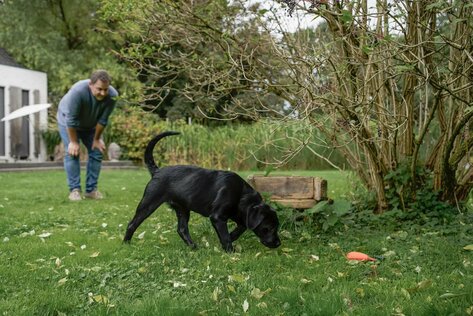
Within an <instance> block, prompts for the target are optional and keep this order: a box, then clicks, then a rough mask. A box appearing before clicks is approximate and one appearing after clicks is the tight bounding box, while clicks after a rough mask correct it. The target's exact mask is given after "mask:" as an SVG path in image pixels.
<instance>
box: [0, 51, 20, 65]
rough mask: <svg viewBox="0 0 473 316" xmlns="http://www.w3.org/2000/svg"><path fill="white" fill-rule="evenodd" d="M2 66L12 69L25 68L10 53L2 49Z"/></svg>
mask: <svg viewBox="0 0 473 316" xmlns="http://www.w3.org/2000/svg"><path fill="white" fill-rule="evenodd" d="M0 65H6V66H11V67H18V68H25V67H24V66H23V65H21V64H19V63H17V62H16V61H15V59H13V57H11V56H10V55H9V54H8V52H7V51H6V50H5V49H3V48H1V47H0Z"/></svg>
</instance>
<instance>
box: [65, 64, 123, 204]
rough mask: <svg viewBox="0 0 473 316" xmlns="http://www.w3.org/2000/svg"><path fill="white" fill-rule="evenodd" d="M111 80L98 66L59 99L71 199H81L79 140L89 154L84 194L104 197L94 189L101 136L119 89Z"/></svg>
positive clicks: (99, 163)
mask: <svg viewBox="0 0 473 316" xmlns="http://www.w3.org/2000/svg"><path fill="white" fill-rule="evenodd" d="M111 81H112V79H111V78H110V75H109V74H108V73H107V72H106V71H105V70H97V71H96V72H94V73H92V75H91V76H90V79H86V80H81V81H79V82H76V83H75V84H74V85H73V86H72V87H71V89H70V90H69V91H68V92H67V93H66V95H65V96H64V97H63V98H62V99H61V101H60V102H59V108H58V112H57V122H58V128H59V134H60V135H61V139H62V142H63V143H64V149H65V156H64V169H65V170H66V175H67V183H68V185H69V200H71V201H80V200H81V199H82V197H81V184H80V160H79V150H80V145H79V141H82V143H83V144H84V146H85V147H86V148H87V152H88V156H89V159H88V162H87V174H86V176H87V178H86V183H85V194H84V196H85V197H86V198H91V199H102V198H103V196H102V194H101V193H100V192H99V191H98V190H97V183H98V178H99V174H100V168H101V166H102V157H103V152H104V150H105V144H104V142H103V140H102V138H101V136H102V133H103V131H104V128H105V126H106V125H107V123H108V117H109V116H110V114H111V113H112V111H113V109H114V107H115V103H116V97H117V96H118V92H117V91H116V90H115V89H114V88H113V87H112V86H111V85H110V83H111Z"/></svg>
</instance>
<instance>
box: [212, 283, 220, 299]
mask: <svg viewBox="0 0 473 316" xmlns="http://www.w3.org/2000/svg"><path fill="white" fill-rule="evenodd" d="M220 292H221V291H220V289H219V288H218V286H217V287H216V288H215V289H214V291H213V292H212V299H213V300H214V301H215V302H217V301H218V295H219V294H220Z"/></svg>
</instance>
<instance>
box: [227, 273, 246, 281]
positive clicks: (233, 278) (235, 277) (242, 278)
mask: <svg viewBox="0 0 473 316" xmlns="http://www.w3.org/2000/svg"><path fill="white" fill-rule="evenodd" d="M247 280H248V277H247V278H245V276H243V275H241V274H232V275H229V276H228V281H229V282H232V281H235V282H238V283H243V282H245V281H247Z"/></svg>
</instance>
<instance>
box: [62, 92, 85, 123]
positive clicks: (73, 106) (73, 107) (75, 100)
mask: <svg viewBox="0 0 473 316" xmlns="http://www.w3.org/2000/svg"><path fill="white" fill-rule="evenodd" d="M65 102H67V103H68V106H67V108H68V110H69V112H68V115H67V117H66V125H67V127H74V128H78V127H79V126H80V120H79V115H80V108H81V99H80V97H79V96H73V95H72V94H71V95H69V96H68V98H67V99H66V100H65Z"/></svg>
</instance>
